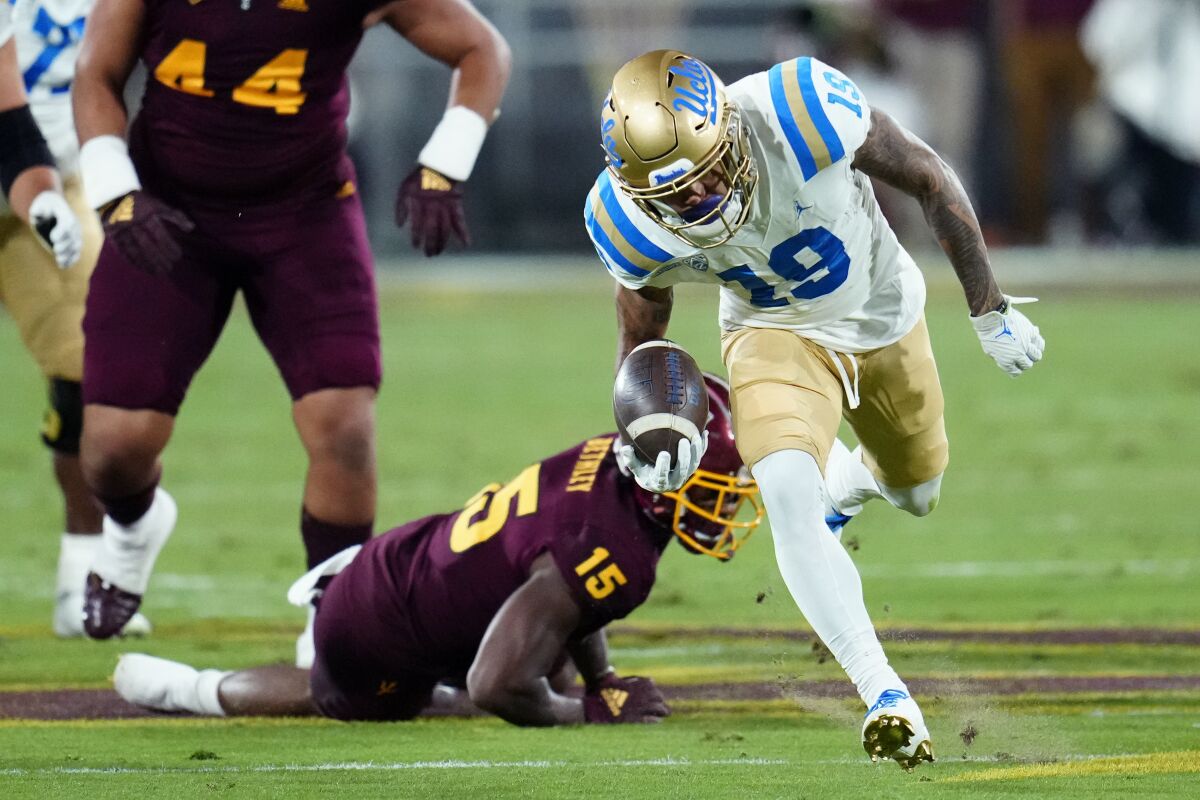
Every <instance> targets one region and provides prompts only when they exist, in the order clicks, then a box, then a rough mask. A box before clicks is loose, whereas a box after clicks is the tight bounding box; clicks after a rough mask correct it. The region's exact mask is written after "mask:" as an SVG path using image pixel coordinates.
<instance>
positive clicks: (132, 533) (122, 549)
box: [83, 488, 179, 639]
mask: <svg viewBox="0 0 1200 800" xmlns="http://www.w3.org/2000/svg"><path fill="white" fill-rule="evenodd" d="M178 516H179V510H178V508H177V507H176V506H175V500H174V499H172V497H171V495H169V494H167V492H166V491H165V490H163V489H161V488H159V489H157V490H156V491H155V493H154V502H153V503H151V505H150V508H149V510H148V511H146V513H145V515H143V516H142V518H141V519H139V520H138V521H137V522H135V523H133V524H132V525H120V524H118V523H117V522H116V521H115V520H113V519H112V518H111V517H107V516H106V517H105V518H104V533H103V534H102V536H103V538H102V539H101V541H100V547H99V551H98V552H97V553H96V558H95V560H94V561H93V562H92V569H91V572H90V573H88V577H87V585H86V586H85V587H84V605H83V609H84V620H83V629H84V632H85V633H87V635H88V636H90V637H92V638H93V639H107V638H109V637H111V636H115V635H116V634H117V633H119V632H120V631H121V630H122V629H124V628H125V626H126V625H127V624H128V623H130V622H132V621H133V616H134V615H135V614H136V613H137V610H138V607H139V606H140V605H141V603H142V596H143V595H144V594H145V593H146V586H147V585H148V584H149V583H150V573H151V572H152V571H153V570H154V561H155V559H157V558H158V553H159V551H160V550H162V548H163V545H164V544H166V543H167V539H168V538H169V537H170V535H171V531H173V530H175V521H176V519H177V518H178Z"/></svg>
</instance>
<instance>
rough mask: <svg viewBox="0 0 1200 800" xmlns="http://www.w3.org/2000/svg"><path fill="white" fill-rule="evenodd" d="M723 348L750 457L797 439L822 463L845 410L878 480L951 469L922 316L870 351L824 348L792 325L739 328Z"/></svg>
mask: <svg viewBox="0 0 1200 800" xmlns="http://www.w3.org/2000/svg"><path fill="white" fill-rule="evenodd" d="M721 355H722V359H723V360H724V362H725V368H726V369H727V370H728V372H729V385H730V390H731V392H730V393H731V397H732V411H733V427H734V435H735V436H736V438H737V446H738V451H739V452H740V453H741V455H742V460H743V461H745V463H746V464H747V466H750V467H753V466H754V465H755V464H756V463H758V462H759V461H761V460H762V459H763V458H765V457H766V456H768V455H770V454H771V453H774V452H777V451H780V450H793V449H794V450H801V451H803V452H806V453H809V454H810V455H812V456H813V458H814V459H816V461H817V465H818V466H819V467H820V468H821V470H822V471H824V469H825V464H826V462H827V460H828V458H829V450H830V448H831V446H832V444H833V440H834V438H835V437H836V436H837V431H838V427H839V425H840V423H841V419H842V417H843V416H844V417H845V418H846V420H847V421H848V422H849V423H850V426H851V428H853V429H854V433H855V434H856V435H857V436H858V440H859V443H860V444H862V447H863V461H864V463H865V464H866V465H867V467H868V468H869V469H870V470H871V472H872V473H873V474H874V475H875V477H876V479H877V480H878V481H879V482H880V483H881V484H884V485H886V486H889V487H893V488H897V489H902V488H906V487H910V486H916V485H918V484H921V483H924V482H925V481H929V480H932V479H933V478H936V477H937V476H939V475H941V474H942V473H943V472H945V470H946V464H947V462H948V460H949V444H948V442H947V440H946V427H945V421H944V419H943V415H942V414H943V408H944V399H943V397H942V387H941V383H940V382H939V380H938V373H937V365H936V363H935V362H934V358H933V350H932V348H931V347H930V344H929V331H928V329H927V328H926V326H925V319H924V317H922V318H921V319H920V320H919V321H918V322H917V324H916V325H915V326H914V327H913V329H912V330H911V331H909V332H908V333H907V334H906V335H905V336H904V337H903V338H901V339H900V340H899V341H898V342H896V343H894V344H891V345H888V346H887V347H883V348H880V349H878V350H872V351H869V352H866V353H837V352H834V351H831V350H827V349H826V348H824V347H821V346H820V345H818V344H816V343H815V342H813V341H811V340H809V339H806V338H804V337H803V336H801V335H800V334H799V333H797V332H795V331H790V330H783V329H777V328H742V329H740V330H736V331H727V332H725V333H724V334H723V335H722V337H721Z"/></svg>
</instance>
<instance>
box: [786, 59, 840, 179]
mask: <svg viewBox="0 0 1200 800" xmlns="http://www.w3.org/2000/svg"><path fill="white" fill-rule="evenodd" d="M796 79H797V80H799V81H800V94H801V95H802V96H803V97H804V105H805V106H806V107H807V108H808V113H809V116H811V117H812V121H813V124H814V125H816V126H817V132H818V133H820V134H821V140H822V141H823V142H825V147H827V148H828V149H829V161H830V163H832V164H836V163H837V162H838V161H840V160H841V158H842V156H844V155H846V149H845V148H844V147H842V140H841V139H840V138H839V137H838V135H837V131H836V130H834V129H833V124H832V123H830V121H829V117H828V116H826V114H825V107H824V106H823V105H822V104H821V98H820V96H819V95H818V94H817V87H815V86H813V81H812V59H811V58H809V57H807V56H805V57H804V58H802V59H800V62H799V64H798V65H797V67H796Z"/></svg>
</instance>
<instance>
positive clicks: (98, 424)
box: [79, 406, 174, 497]
mask: <svg viewBox="0 0 1200 800" xmlns="http://www.w3.org/2000/svg"><path fill="white" fill-rule="evenodd" d="M173 423H174V420H173V419H172V418H171V417H170V416H168V415H166V414H161V413H159V412H154V411H129V410H124V409H115V408H111V407H100V406H87V407H86V408H85V410H84V425H83V433H82V436H81V439H80V452H79V455H80V468H81V469H82V471H83V477H84V480H85V481H86V482H87V484H88V488H90V489H91V490H92V491H93V492H94V493H95V494H97V495H99V496H102V497H103V496H118V497H120V496H124V495H127V494H132V493H133V492H137V491H140V490H141V489H144V488H145V487H146V484H147V483H148V482H149V481H150V480H152V479H153V478H152V476H153V475H154V473H155V471H156V470H157V463H158V456H159V454H160V453H161V452H162V450H163V448H164V447H165V446H166V443H167V440H168V439H169V438H170V435H171V428H172V426H173Z"/></svg>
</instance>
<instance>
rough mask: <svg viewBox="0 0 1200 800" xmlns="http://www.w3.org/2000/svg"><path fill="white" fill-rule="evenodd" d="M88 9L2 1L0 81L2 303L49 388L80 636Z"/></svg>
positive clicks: (65, 0) (74, 632)
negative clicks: (81, 141) (80, 108)
mask: <svg viewBox="0 0 1200 800" xmlns="http://www.w3.org/2000/svg"><path fill="white" fill-rule="evenodd" d="M91 5H92V0H15V2H13V0H0V29H2V30H0V45H2V47H0V50H2V51H3V53H2V55H3V66H2V68H0V71H2V72H3V79H4V85H5V88H4V89H3V90H0V94H2V97H0V138H2V139H3V147H0V151H2V155H0V160H3V161H4V162H5V163H4V164H3V165H2V168H0V173H2V176H3V178H4V180H3V183H4V187H3V188H4V192H3V194H4V196H5V198H6V199H7V200H8V201H9V202H4V201H3V200H0V301H2V302H3V304H4V307H5V308H6V309H7V311H8V313H9V315H10V316H11V317H12V319H13V321H14V322H15V323H16V326H17V328H18V330H19V331H20V333H21V338H22V340H23V341H24V342H25V345H26V347H27V348H28V349H29V352H30V353H31V354H32V355H33V357H34V359H35V360H36V361H37V363H38V366H39V368H40V369H41V370H42V373H43V374H44V375H45V376H46V379H47V382H48V386H49V401H50V402H49V408H48V409H47V411H46V416H45V422H44V424H43V427H42V438H43V440H44V441H45V443H46V445H47V446H49V447H50V448H51V452H52V453H53V460H54V473H55V476H56V478H57V480H58V483H59V486H60V487H61V489H62V493H63V498H64V505H65V517H66V519H65V530H66V531H67V532H66V533H64V534H63V536H62V543H61V548H60V552H59V564H58V586H57V596H56V601H55V610H54V617H53V626H54V631H55V633H57V634H58V635H59V636H64V637H73V636H81V635H82V634H83V586H84V581H85V579H86V577H87V571H88V566H89V564H90V562H91V560H92V553H93V551H94V550H95V548H96V546H97V545H98V544H99V542H100V536H99V533H100V529H101V520H102V517H103V514H102V512H101V510H100V509H99V507H98V506H97V505H96V503H95V501H94V500H93V499H92V496H91V494H90V493H89V492H88V491H87V488H86V486H85V485H84V482H83V479H82V477H81V475H80V471H79V434H80V427H81V425H82V418H83V417H82V407H81V405H80V403H81V398H80V383H79V382H80V380H81V378H82V377H83V376H82V371H83V364H82V361H83V331H82V329H81V320H82V318H83V305H84V297H85V294H86V292H87V285H88V278H89V277H90V276H91V272H92V267H93V266H94V265H95V263H96V255H97V253H98V252H99V248H100V239H101V232H100V226H99V223H98V222H97V220H96V218H95V216H94V214H93V212H92V211H91V209H90V208H88V207H87V204H86V203H84V202H83V198H82V193H81V190H80V185H79V178H78V176H77V174H76V172H77V169H76V165H77V161H78V151H79V146H78V143H77V142H76V138H75V126H74V122H73V121H72V117H71V94H70V92H71V79H72V76H73V75H74V72H75V55H76V52H77V50H78V45H79V41H80V39H81V37H82V36H83V28H84V24H85V19H86V16H87V13H88V11H89V10H90V9H91ZM47 145H48V146H47ZM10 162H11V163H10ZM56 165H57V169H55V167H56ZM60 175H61V180H60ZM34 178H36V179H37V180H38V181H39V187H40V190H41V191H40V193H39V194H37V197H36V198H35V199H34V200H33V201H32V203H30V202H29V200H28V199H26V197H27V196H28V195H30V194H31V192H30V191H29V190H28V189H27V188H25V187H27V186H29V185H32V183H33V180H34ZM64 196H65V197H64ZM72 209H74V210H73V211H72ZM51 221H52V222H51ZM27 223H30V224H27ZM147 630H148V623H147V622H146V620H145V619H144V618H140V619H135V620H133V621H131V623H130V625H129V626H127V627H126V631H127V632H131V633H132V632H136V633H144V632H146V631H147Z"/></svg>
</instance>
